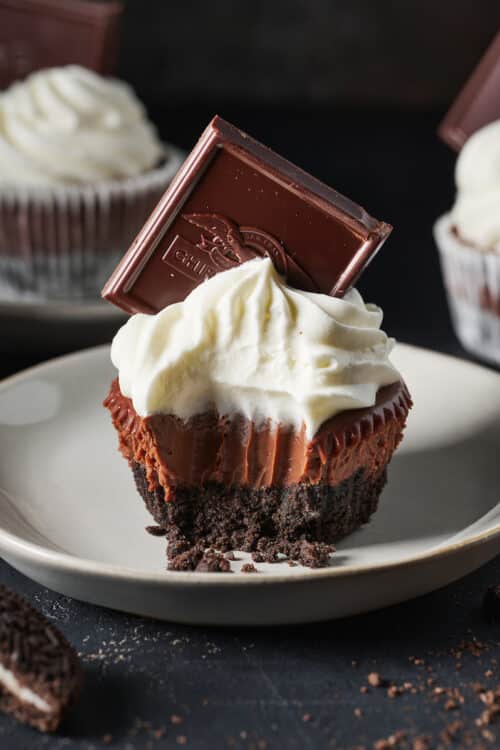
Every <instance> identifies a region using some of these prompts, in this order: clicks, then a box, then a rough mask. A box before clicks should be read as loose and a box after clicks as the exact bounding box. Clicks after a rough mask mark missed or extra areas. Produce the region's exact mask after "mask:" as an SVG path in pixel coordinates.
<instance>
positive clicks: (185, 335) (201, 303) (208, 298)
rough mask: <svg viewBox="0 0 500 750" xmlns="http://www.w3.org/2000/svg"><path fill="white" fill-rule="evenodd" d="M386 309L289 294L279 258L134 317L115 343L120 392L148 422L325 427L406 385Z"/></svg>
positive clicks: (355, 296)
mask: <svg viewBox="0 0 500 750" xmlns="http://www.w3.org/2000/svg"><path fill="white" fill-rule="evenodd" d="M381 323H382V311H381V310H380V309H379V308H378V307H376V306H374V305H365V303H364V302H363V300H362V298H361V295H360V294H359V293H358V292H357V291H356V290H355V289H352V290H351V291H350V292H348V293H347V294H346V296H345V297H344V298H343V299H338V298H334V297H329V296H327V295H323V294H315V293H310V292H304V291H299V290H296V289H292V288H290V287H288V286H287V285H286V283H285V281H284V280H283V279H282V277H281V276H279V274H278V273H277V271H276V270H275V268H274V266H273V264H272V262H271V260H269V259H255V260H251V261H249V262H247V263H244V264H242V265H240V266H237V267H236V268H233V269H231V270H229V271H225V272H223V273H220V274H217V275H216V276H214V277H212V278H211V279H209V280H207V281H205V282H204V283H203V284H201V285H200V286H199V287H197V288H196V289H194V291H192V292H191V294H190V295H189V296H188V297H187V298H186V299H185V300H184V301H183V302H179V303H176V304H173V305H170V306H169V307H166V308H165V309H164V310H162V311H161V312H159V313H157V314H156V315H144V314H138V315H134V316H132V317H131V318H130V319H129V321H128V322H127V323H126V324H125V325H124V326H123V327H122V328H121V329H120V330H119V332H118V333H117V335H116V336H115V339H114V341H113V344H112V350H111V358H112V361H113V363H114V365H115V367H116V368H117V369H118V371H119V381H120V389H121V392H122V393H123V395H124V396H127V397H129V398H131V399H132V402H133V406H134V409H135V410H136V412H137V413H138V414H139V415H140V416H143V417H144V416H148V415H151V414H156V413H163V414H175V415H177V416H178V417H180V418H181V419H188V418H189V417H191V416H193V415H195V414H198V413H202V412H203V411H206V410H208V409H211V408H215V409H216V410H217V411H218V413H219V414H221V415H231V414H236V413H237V414H243V415H244V416H245V417H247V418H248V419H251V420H253V421H254V422H256V423H259V422H263V421H265V420H268V419H270V420H272V421H273V422H275V423H281V424H291V425H294V426H295V427H297V429H300V428H302V426H303V425H304V424H305V426H306V432H307V434H308V436H309V437H312V436H313V435H314V433H315V432H316V430H317V429H318V427H320V425H321V424H322V423H323V422H324V421H326V420H327V419H329V418H330V417H333V416H334V415H335V414H337V413H339V412H341V411H344V410H346V409H356V408H363V407H368V406H372V405H373V404H374V403H375V400H376V394H377V391H378V390H379V388H381V387H382V386H384V385H389V384H391V383H394V382H396V381H398V380H399V379H400V376H399V373H398V372H397V370H396V369H395V368H394V367H393V365H392V364H391V362H390V360H389V354H390V352H391V349H392V347H393V340H392V339H390V338H388V337H387V336H386V334H385V333H384V332H383V331H382V330H380V325H381Z"/></svg>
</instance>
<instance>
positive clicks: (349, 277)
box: [103, 117, 392, 313]
mask: <svg viewBox="0 0 500 750" xmlns="http://www.w3.org/2000/svg"><path fill="white" fill-rule="evenodd" d="M391 229H392V227H390V225H388V224H385V223H383V222H379V221H377V220H376V219H373V218H372V217H371V216H369V215H368V214H367V213H366V211H365V210H364V209H363V208H361V207H360V206H358V205H357V204H356V203H353V202H352V201H351V200H349V199H348V198H345V197H344V196H343V195H340V193H337V192H336V191H335V190H333V189H332V188H330V187H328V186H326V185H324V184H323V183H322V182H320V181H319V180H316V179H315V178H314V177H312V176H311V175H309V174H307V173H306V172H304V171H302V170H301V169H299V168H298V167H296V166H294V165H293V164H291V163H290V162H289V161H287V160H286V159H284V158H283V157H281V156H278V155H277V154H275V153H274V152H273V151H271V150H270V149H268V148H266V147H265V146H263V145H262V144H260V143H258V142H257V141H254V140H253V139H252V138H250V137H249V136H248V135H246V134H245V133H242V132H241V131H240V130H238V129H237V128H235V127H234V126H232V125H230V124H229V123H227V122H225V121H224V120H222V119H221V118H220V117H215V118H214V119H213V120H212V122H211V123H210V124H209V125H208V127H207V128H206V130H205V131H204V133H203V134H202V136H201V138H200V140H199V141H198V143H197V145H196V146H195V147H194V149H193V151H192V152H191V154H190V155H189V157H188V158H187V160H186V162H185V163H184V165H183V166H182V167H181V169H180V170H179V172H178V174H177V176H176V178H175V179H174V181H173V182H172V184H171V186H170V187H169V188H168V190H167V191H166V193H165V195H164V196H163V198H162V199H161V201H160V203H159V204H158V206H157V207H156V209H155V211H154V212H153V214H152V215H151V217H150V219H149V220H148V221H147V223H146V224H145V226H144V227H143V229H142V230H141V232H140V233H139V235H138V237H137V238H136V240H135V241H134V243H133V244H132V247H131V248H130V249H129V251H128V252H127V254H126V255H125V256H124V258H123V259H122V261H121V263H120V264H119V266H118V267H117V269H116V271H115V272H114V274H113V275H112V277H111V278H110V279H109V281H108V283H107V284H106V286H105V288H104V289H103V297H105V298H106V299H108V300H109V301H110V302H113V303H114V304H115V305H117V306H118V307H121V308H123V309H124V310H126V311H128V312H131V313H135V312H146V313H155V312H158V311H159V310H161V309H163V308H164V307H166V306H167V305H169V304H171V303H173V302H178V301H181V300H183V299H184V298H185V297H186V296H187V294H189V292H190V291H191V290H192V289H193V288H194V287H195V286H197V285H198V284H199V283H201V282H202V281H204V280H205V279H206V278H208V277H210V276H213V275H214V274H215V273H217V272H219V271H222V270H226V269H227V268H230V267H231V266H233V265H237V264H238V263H242V262H244V261H246V260H249V259H250V258H253V257H255V256H264V255H268V256H270V257H271V258H272V259H273V261H274V262H275V265H276V267H277V268H278V270H279V271H280V273H282V274H283V275H284V276H285V277H286V278H287V281H288V283H289V284H290V285H292V286H296V287H298V288H302V289H307V290H310V291H318V292H323V293H326V294H332V295H338V296H341V295H343V294H344V293H345V292H346V291H347V289H349V287H350V286H351V285H352V284H354V282H355V281H356V279H357V278H358V276H359V275H360V273H361V272H362V270H363V269H364V267H365V266H366V265H367V263H368V262H369V261H370V260H371V259H372V257H373V256H374V254H375V253H376V252H377V250H378V249H379V248H380V246H381V245H382V243H383V242H384V240H385V239H386V238H387V236H388V235H389V233H390V231H391Z"/></svg>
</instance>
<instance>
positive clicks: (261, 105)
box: [118, 0, 500, 352]
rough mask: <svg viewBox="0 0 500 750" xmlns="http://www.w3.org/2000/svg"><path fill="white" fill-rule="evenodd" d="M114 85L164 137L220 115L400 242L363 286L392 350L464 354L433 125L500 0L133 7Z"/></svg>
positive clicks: (445, 153) (444, 174)
mask: <svg viewBox="0 0 500 750" xmlns="http://www.w3.org/2000/svg"><path fill="white" fill-rule="evenodd" d="M125 9H126V10H125V16H124V24H123V44H122V52H121V56H120V60H119V68H118V71H119V74H120V76H122V77H123V78H125V79H126V80H128V81H129V82H130V83H132V85H133V86H134V87H135V88H136V90H137V92H138V94H139V95H140V97H141V98H142V100H143V101H144V102H145V104H146V106H147V107H148V110H149V113H150V115H151V117H152V119H153V121H154V122H156V123H157V125H158V127H159V130H160V133H161V134H162V136H163V137H164V138H165V139H167V140H171V141H173V142H174V143H177V144H179V145H181V146H183V147H184V148H186V149H189V148H191V146H192V145H193V143H194V141H195V140H196V138H197V137H198V135H199V133H200V132H201V130H202V129H203V128H204V126H205V125H206V123H207V122H208V121H209V119H210V118H211V117H212V116H213V114H215V113H218V114H220V115H222V116H224V117H226V119H229V120H230V121H233V122H234V123H235V124H237V125H238V126H239V127H241V128H242V129H244V130H247V131H248V132H249V133H250V134H251V135H253V136H255V137H256V138H258V139H259V140H262V141H263V142H264V143H266V144H268V145H269V146H271V147H272V148H274V149H275V150H277V151H279V152H280V153H282V154H283V155H284V156H286V157H288V158H289V159H291V160H292V161H294V162H296V163H298V164H299V165H300V166H301V167H303V168H304V169H306V170H308V171H310V172H312V173H313V174H315V175H316V176H318V177H320V178H321V179H323V180H324V181H326V182H327V183H329V184H330V185H332V186H333V187H335V188H336V189H337V190H339V191H340V192H343V193H345V194H346V195H348V196H349V197H351V198H353V199H354V200H356V201H357V202H359V203H361V204H362V205H364V206H365V207H366V208H367V210H368V211H369V212H370V213H372V214H373V215H374V216H376V217H377V218H380V219H383V220H385V221H388V222H390V223H391V224H393V226H394V232H393V235H392V237H391V239H390V240H389V242H388V243H387V245H386V246H385V247H384V249H383V250H382V252H381V253H380V255H379V256H378V258H377V259H376V261H375V262H374V263H373V265H372V266H371V268H370V269H369V270H368V271H367V273H366V274H365V275H364V277H363V279H362V281H361V282H360V283H359V287H360V289H361V291H362V292H363V293H364V294H365V296H366V298H367V299H368V300H370V301H375V302H377V303H378V304H380V305H381V306H382V307H383V308H384V311H385V315H386V317H385V325H386V328H387V329H388V330H389V331H390V332H391V333H392V334H394V335H396V336H397V337H398V338H401V339H404V340H407V341H411V342H413V343H419V344H421V345H427V346H431V347H432V346H434V347H437V348H447V349H448V350H449V351H453V352H458V351H460V349H459V348H458V345H457V344H456V342H455V340H454V337H453V334H452V332H451V328H450V323H449V319H448V314H447V308H446V303H445V298H444V291H443V287H442V282H441V275H440V269H439V263H438V258H437V254H436V251H435V248H434V243H433V239H432V225H433V222H434V220H435V219H436V217H437V216H439V214H440V213H442V212H443V211H445V210H447V209H448V208H449V207H450V206H451V204H452V201H453V197H454V185H453V168H454V161H455V154H454V153H453V152H451V151H450V150H449V149H448V148H447V147H446V146H444V144H442V143H441V142H439V141H438V140H437V138H436V135H435V131H436V127H437V124H438V123H439V121H440V118H441V117H442V115H443V114H444V112H445V111H446V109H447V108H448V106H449V105H450V103H451V101H452V99H453V97H454V96H455V95H456V93H457V92H458V90H459V88H460V87H461V85H462V83H463V82H464V80H465V78H466V77H467V76H468V75H469V73H470V72H471V71H472V69H473V67H474V66H475V64H476V63H477V61H478V59H479V57H480V56H481V54H482V52H483V50H484V49H485V48H486V47H487V45H488V44H489V42H490V40H491V39H492V38H493V36H494V34H495V33H496V31H497V29H498V27H499V26H500V3H499V2H498V0H479V1H478V2H471V1H470V0H456V1H452V0H439V1H438V2H429V1H428V0H424V2H419V1H418V0H404V1H403V2H399V3H395V2H390V1H389V0H377V1H375V2H374V1H373V0H271V1H267V2H266V0H255V1H254V2H249V1H248V0H241V1H240V2H234V1H232V0H218V1H217V2H212V3H204V2H199V0H187V1H186V2H182V3H181V2H164V1H163V0H148V1H147V2H144V0H126V2H125Z"/></svg>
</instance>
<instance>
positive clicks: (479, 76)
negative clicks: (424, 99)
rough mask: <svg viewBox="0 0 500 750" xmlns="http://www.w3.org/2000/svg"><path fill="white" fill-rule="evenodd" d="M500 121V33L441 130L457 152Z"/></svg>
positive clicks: (455, 102)
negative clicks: (469, 140)
mask: <svg viewBox="0 0 500 750" xmlns="http://www.w3.org/2000/svg"><path fill="white" fill-rule="evenodd" d="M498 119H500V31H498V33H497V35H496V36H495V38H494V39H493V41H492V43H491V44H490V46H489V47H488V49H487V50H486V52H485V54H484V55H483V57H482V58H481V60H480V61H479V64H478V65H477V67H476V68H475V69H474V71H473V73H472V75H471V76H470V78H469V79H468V80H467V82H466V84H465V86H464V87H463V88H462V90H461V91H460V93H459V94H458V96H457V98H456V99H455V101H454V102H453V104H452V106H451V107H450V109H449V111H448V113H447V114H446V116H445V118H444V120H443V121H442V122H441V124H440V126H439V128H438V134H439V137H440V138H441V139H442V140H443V141H444V142H445V143H447V144H448V146H451V147H452V148H453V149H455V150H456V151H460V149H461V148H462V146H463V145H464V143H465V141H466V140H467V139H468V138H469V137H470V136H471V135H472V134H473V133H475V132H476V130H480V129H481V128H482V127H484V126H485V125H488V124H489V123H490V122H494V120H498Z"/></svg>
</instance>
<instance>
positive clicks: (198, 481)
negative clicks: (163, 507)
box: [104, 380, 411, 499]
mask: <svg viewBox="0 0 500 750" xmlns="http://www.w3.org/2000/svg"><path fill="white" fill-rule="evenodd" d="M104 405H105V406H106V407H107V408H108V409H109V411H110V412H111V416H112V419H113V424H114V426H115V428H116V430H117V432H118V435H119V447H120V450H121V452H122V454H123V455H124V456H125V458H126V459H127V460H128V461H130V462H131V463H133V462H138V463H140V464H141V465H143V466H144V467H145V468H146V471H147V476H148V481H149V482H150V485H151V489H154V487H155V486H156V485H157V484H158V483H159V484H160V485H161V486H162V487H163V488H164V489H165V492H166V497H167V499H168V497H169V488H170V487H171V486H174V485H203V484H204V483H206V482H221V483H223V484H225V485H227V486H246V487H248V486H251V487H269V486H289V485H293V484H301V483H304V482H305V483H307V484H317V483H327V484H338V483H339V482H341V481H343V480H344V479H347V478H348V477H349V476H351V474H353V473H354V472H355V471H357V470H358V469H359V468H364V469H366V470H367V472H368V473H376V472H377V471H378V470H379V469H380V467H381V466H383V465H384V464H385V463H387V461H388V460H389V458H390V455H392V452H393V451H394V450H395V448H396V446H397V444H398V443H399V440H400V439H401V435H402V430H403V427H404V424H405V422H406V417H407V414H408V411H409V409H410V407H411V398H410V395H409V393H408V390H407V388H406V386H405V385H404V383H402V382H400V381H398V382H396V383H393V384H392V385H388V386H385V387H383V388H380V390H379V392H378V394H377V399H376V403H375V405H374V406H372V407H368V408H366V409H350V410H347V411H344V412H341V413H340V414H337V415H336V416H334V417H332V418H331V419H329V420H327V421H326V422H324V423H323V425H321V427H320V429H319V430H318V432H317V433H316V435H314V437H313V438H312V439H308V438H307V436H306V433H305V427H304V426H303V427H302V429H299V430H297V429H294V428H293V427H292V426H290V425H284V424H278V425H276V424H273V423H271V422H265V423H263V424H261V425H258V426H257V425H255V424H254V423H253V422H251V421H249V420H248V419H246V418H245V417H244V416H242V415H238V414H235V415H233V416H231V417H221V416H220V415H219V414H217V412H213V411H208V412H204V413H203V414H199V415H196V416H195V417H192V418H191V419H189V420H187V421H183V420H181V419H179V418H178V417H176V416H174V415H172V414H154V415H152V416H149V417H140V416H138V414H137V413H136V411H135V409H134V407H133V404H132V402H131V400H130V399H128V398H126V397H125V396H123V394H122V393H121V391H120V386H119V384H118V380H115V381H113V383H112V385H111V389H110V392H109V395H108V397H107V399H106V400H105V402H104ZM381 433H383V434H384V439H383V440H381V439H380V435H381Z"/></svg>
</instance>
